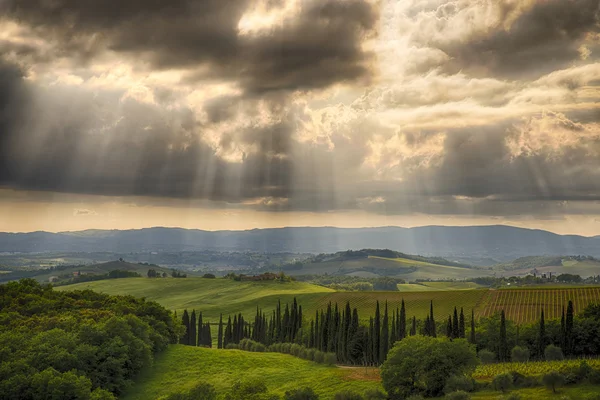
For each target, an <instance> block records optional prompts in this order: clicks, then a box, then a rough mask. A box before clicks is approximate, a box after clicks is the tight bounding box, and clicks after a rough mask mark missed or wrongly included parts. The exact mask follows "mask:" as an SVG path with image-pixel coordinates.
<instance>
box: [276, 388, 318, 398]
mask: <svg viewBox="0 0 600 400" xmlns="http://www.w3.org/2000/svg"><path fill="white" fill-rule="evenodd" d="M283 398H284V400H318V399H319V396H317V394H316V393H315V392H314V391H313V390H312V389H311V388H309V387H304V388H300V389H294V390H289V391H287V392H285V395H284V396H283Z"/></svg>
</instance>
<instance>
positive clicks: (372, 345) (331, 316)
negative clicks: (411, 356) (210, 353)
mask: <svg viewBox="0 0 600 400" xmlns="http://www.w3.org/2000/svg"><path fill="white" fill-rule="evenodd" d="M594 307H596V308H594ZM195 316H196V312H195V311H192V313H191V317H190V314H189V313H188V311H187V310H185V311H184V313H183V316H182V323H183V325H184V327H185V331H186V333H185V334H184V337H183V338H182V340H181V343H182V344H189V345H192V346H196V345H197V346H207V347H211V346H212V340H213V338H212V335H211V330H210V323H208V322H203V321H202V313H200V314H199V317H198V318H197V319H196V318H195ZM440 320H441V321H444V323H440ZM360 321H361V320H360V318H359V315H358V309H357V308H352V307H351V306H350V303H349V302H346V304H345V305H344V306H343V307H340V306H339V305H338V304H337V303H333V304H332V303H329V304H328V305H327V307H326V308H325V309H321V310H317V311H316V312H315V315H314V316H313V317H312V318H307V316H306V315H304V314H303V310H302V306H301V305H299V304H298V302H297V300H296V298H294V300H293V302H292V303H291V304H285V305H282V304H281V302H280V301H279V302H278V303H277V304H276V307H275V309H274V310H273V311H272V312H271V313H266V312H264V311H263V310H261V309H259V308H257V310H256V314H255V316H254V319H253V320H252V321H246V320H245V319H244V317H243V315H242V314H241V313H240V314H237V315H234V316H233V318H232V317H231V316H228V318H227V320H226V321H224V319H223V315H221V316H220V319H219V323H218V328H217V338H216V342H217V343H216V345H217V347H218V348H226V347H227V346H228V345H229V344H234V345H235V344H239V343H240V341H242V340H244V339H250V340H252V341H254V342H256V343H261V344H262V345H264V346H271V345H273V344H277V343H296V344H299V345H302V346H304V347H305V348H307V349H315V350H317V351H321V352H323V353H334V354H335V355H336V357H337V362H338V363H343V364H349V365H381V364H382V363H383V362H384V361H385V359H386V357H387V354H388V351H389V349H390V348H391V347H392V346H393V344H394V343H396V342H398V341H401V340H403V339H404V338H405V337H407V336H415V335H422V336H428V337H434V338H435V337H438V336H445V337H448V338H450V339H463V338H464V339H467V341H468V342H469V343H471V344H473V345H475V346H476V348H477V350H478V351H479V352H482V353H481V354H482V355H484V356H485V354H491V356H488V357H491V358H492V361H509V360H510V359H511V358H514V357H513V356H512V353H513V349H515V348H517V347H518V348H523V349H525V350H526V352H527V357H526V358H527V359H545V358H546V350H547V348H548V346H550V345H551V346H554V347H556V348H558V349H559V350H560V352H561V353H562V354H563V355H564V356H567V357H568V356H581V355H598V354H600V306H595V305H590V306H588V308H586V310H585V311H584V313H583V314H582V315H581V316H580V317H578V318H576V316H575V315H574V308H573V302H572V301H569V302H568V304H567V307H566V308H565V309H563V314H562V318H561V319H560V320H552V321H546V319H545V318H544V311H543V310H542V309H541V310H540V319H539V321H538V322H537V323H533V324H527V325H516V324H515V323H513V322H512V321H509V320H507V319H506V316H505V313H504V311H503V310H502V311H500V312H499V313H497V314H496V315H494V316H492V317H489V318H482V319H480V320H479V321H477V320H476V319H475V315H474V311H473V310H471V312H470V318H469V320H468V321H467V317H466V316H465V312H464V309H463V308H462V307H461V308H458V307H454V311H453V312H452V313H451V314H450V315H448V317H447V318H436V315H435V312H434V304H433V302H432V301H431V302H430V307H429V312H428V314H427V316H426V317H425V318H424V319H421V320H419V319H417V318H416V317H414V316H413V317H412V318H409V317H408V316H407V309H406V304H405V302H404V300H402V301H401V304H400V306H399V307H396V308H395V309H390V308H389V307H388V304H387V302H385V303H383V304H380V303H379V301H377V302H376V305H375V310H374V315H373V316H371V317H370V318H369V322H368V324H361V322H360ZM520 358H522V357H520ZM518 361H521V360H518Z"/></svg>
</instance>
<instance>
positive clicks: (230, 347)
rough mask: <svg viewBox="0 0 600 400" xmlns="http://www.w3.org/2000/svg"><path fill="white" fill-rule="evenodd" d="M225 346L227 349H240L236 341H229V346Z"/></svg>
mask: <svg viewBox="0 0 600 400" xmlns="http://www.w3.org/2000/svg"><path fill="white" fill-rule="evenodd" d="M225 348H226V349H227V350H239V349H240V346H239V345H237V344H235V343H227V346H225Z"/></svg>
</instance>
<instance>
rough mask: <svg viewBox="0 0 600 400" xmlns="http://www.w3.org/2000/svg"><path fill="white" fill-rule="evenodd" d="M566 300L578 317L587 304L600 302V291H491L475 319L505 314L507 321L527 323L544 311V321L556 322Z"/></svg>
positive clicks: (590, 289) (591, 289)
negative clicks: (554, 320) (571, 303)
mask: <svg viewBox="0 0 600 400" xmlns="http://www.w3.org/2000/svg"><path fill="white" fill-rule="evenodd" d="M569 300H572V301H573V306H574V309H575V313H579V312H581V311H582V310H583V309H584V308H585V307H586V306H587V305H588V304H590V303H593V302H599V301H600V287H580V288H562V289H556V288H545V289H514V290H490V291H488V292H487V295H486V296H485V297H484V299H483V302H482V306H481V308H480V309H479V310H478V313H477V317H489V316H491V315H493V314H494V313H496V312H499V311H500V310H504V312H505V313H506V318H507V319H509V320H511V321H514V322H516V323H530V322H534V321H537V320H538V319H539V316H540V310H541V309H543V310H544V315H545V317H546V319H558V318H560V317H561V314H562V309H563V307H565V308H566V307H567V304H568V302H569Z"/></svg>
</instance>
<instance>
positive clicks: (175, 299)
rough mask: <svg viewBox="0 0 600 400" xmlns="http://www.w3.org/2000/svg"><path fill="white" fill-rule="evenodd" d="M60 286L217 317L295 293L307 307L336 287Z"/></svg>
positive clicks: (121, 282)
mask: <svg viewBox="0 0 600 400" xmlns="http://www.w3.org/2000/svg"><path fill="white" fill-rule="evenodd" d="M56 289H57V290H85V289H91V290H95V291H98V292H102V293H107V294H129V295H132V296H135V297H145V298H147V299H149V300H154V301H156V302H158V303H160V304H161V305H163V306H164V307H166V308H168V309H170V310H176V311H178V312H181V311H183V310H184V309H189V310H191V309H196V310H199V311H202V312H203V315H204V317H205V318H207V319H208V320H210V321H217V320H218V319H219V314H220V313H223V314H224V315H228V314H232V315H233V314H235V313H240V312H241V313H242V314H244V316H245V317H248V318H251V317H253V316H254V315H255V314H256V307H258V308H262V309H263V310H265V311H270V310H272V309H273V308H274V307H275V306H276V304H277V301H278V300H281V302H282V303H286V302H288V303H291V302H292V301H293V299H294V297H297V298H298V301H299V302H300V304H302V305H303V307H304V306H306V307H308V306H310V305H311V304H315V303H316V302H318V300H319V299H320V298H322V297H323V296H325V295H327V294H329V293H332V292H333V290H332V289H328V288H325V287H323V286H317V285H312V284H309V283H304V282H284V283H281V282H238V281H233V280H230V279H205V278H196V277H188V278H181V279H173V278H165V279H163V278H155V279H149V278H126V279H110V280H102V281H94V282H84V283H77V284H74V285H68V286H59V287H57V288H56Z"/></svg>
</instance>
